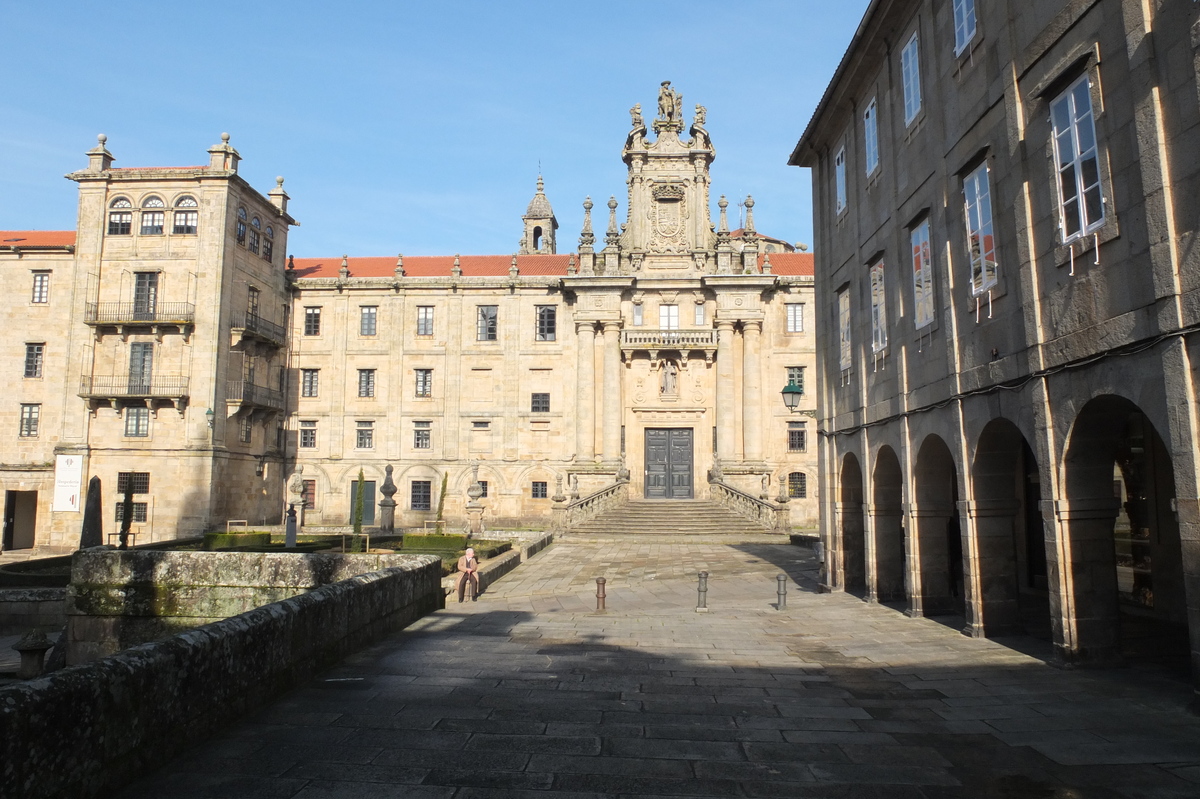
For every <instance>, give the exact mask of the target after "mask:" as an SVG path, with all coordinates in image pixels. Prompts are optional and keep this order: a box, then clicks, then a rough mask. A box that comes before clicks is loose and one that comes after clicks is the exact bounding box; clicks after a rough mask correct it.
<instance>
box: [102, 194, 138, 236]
mask: <svg viewBox="0 0 1200 799" xmlns="http://www.w3.org/2000/svg"><path fill="white" fill-rule="evenodd" d="M108 207H109V209H110V210H109V212H108V235H110V236H128V235H130V234H131V233H133V203H131V202H129V200H127V199H125V198H124V197H118V198H117V199H115V200H113V201H112V203H111V204H109V206H108Z"/></svg>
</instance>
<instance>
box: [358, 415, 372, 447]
mask: <svg viewBox="0 0 1200 799" xmlns="http://www.w3.org/2000/svg"><path fill="white" fill-rule="evenodd" d="M354 448H355V449H375V422H374V420H371V419H356V420H355V421H354Z"/></svg>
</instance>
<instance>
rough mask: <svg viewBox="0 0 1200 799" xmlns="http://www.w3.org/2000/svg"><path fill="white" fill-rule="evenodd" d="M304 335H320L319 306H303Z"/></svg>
mask: <svg viewBox="0 0 1200 799" xmlns="http://www.w3.org/2000/svg"><path fill="white" fill-rule="evenodd" d="M304 335H306V336H319V335H321V309H320V308H305V309H304Z"/></svg>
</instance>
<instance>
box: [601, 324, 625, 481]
mask: <svg viewBox="0 0 1200 799" xmlns="http://www.w3.org/2000/svg"><path fill="white" fill-rule="evenodd" d="M620 336H621V323H620V322H605V323H604V394H603V402H604V458H605V460H614V461H615V460H619V459H620V457H621V338H620Z"/></svg>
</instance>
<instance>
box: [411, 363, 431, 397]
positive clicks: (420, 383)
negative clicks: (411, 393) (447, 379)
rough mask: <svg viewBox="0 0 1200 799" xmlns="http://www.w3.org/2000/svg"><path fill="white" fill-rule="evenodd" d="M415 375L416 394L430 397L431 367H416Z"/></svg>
mask: <svg viewBox="0 0 1200 799" xmlns="http://www.w3.org/2000/svg"><path fill="white" fill-rule="evenodd" d="M414 371H415V372H416V375H417V396H418V397H432V396H433V370H432V369H416V370H414Z"/></svg>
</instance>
